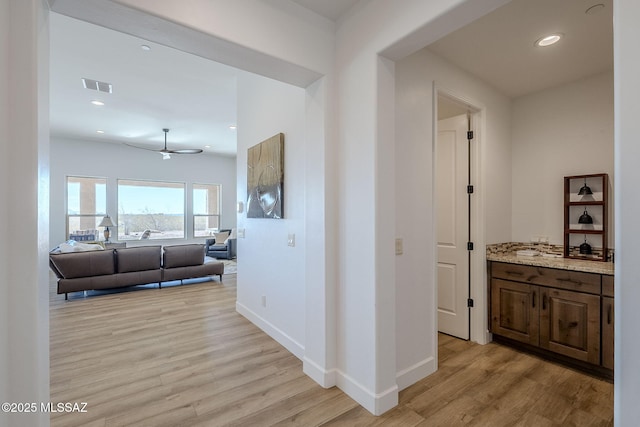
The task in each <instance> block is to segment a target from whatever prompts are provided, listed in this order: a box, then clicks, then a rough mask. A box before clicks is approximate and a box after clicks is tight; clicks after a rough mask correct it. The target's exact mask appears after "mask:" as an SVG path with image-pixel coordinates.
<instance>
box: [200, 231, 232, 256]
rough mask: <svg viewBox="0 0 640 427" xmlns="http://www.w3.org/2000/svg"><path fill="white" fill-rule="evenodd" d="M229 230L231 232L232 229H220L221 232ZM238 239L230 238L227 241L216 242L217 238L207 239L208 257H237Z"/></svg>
mask: <svg viewBox="0 0 640 427" xmlns="http://www.w3.org/2000/svg"><path fill="white" fill-rule="evenodd" d="M224 232H228V233H229V234H231V230H220V233H224ZM236 242H237V241H236V239H235V238H231V237H230V238H228V239H226V244H225V242H224V241H223V242H216V239H215V238H213V239H207V240H206V241H205V249H206V254H207V256H208V257H212V258H219V259H220V258H222V259H233V258H235V257H236Z"/></svg>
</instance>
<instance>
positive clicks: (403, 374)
mask: <svg viewBox="0 0 640 427" xmlns="http://www.w3.org/2000/svg"><path fill="white" fill-rule="evenodd" d="M436 370H437V365H436V358H435V357H434V356H431V357H427V358H426V359H424V360H421V361H420V362H418V363H416V364H414V365H413V366H409V367H408V368H407V369H403V370H402V371H400V372H398V373H397V374H396V383H397V384H398V390H404V389H405V388H407V387H409V386H411V385H413V384H415V383H417V382H418V381H420V380H422V379H424V378H426V377H428V376H429V375H431V374H433V373H434V372H435V371H436Z"/></svg>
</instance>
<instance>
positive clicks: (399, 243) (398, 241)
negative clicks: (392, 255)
mask: <svg viewBox="0 0 640 427" xmlns="http://www.w3.org/2000/svg"><path fill="white" fill-rule="evenodd" d="M402 252H403V249H402V239H401V238H397V239H396V255H402Z"/></svg>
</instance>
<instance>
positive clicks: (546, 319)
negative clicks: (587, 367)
mask: <svg viewBox="0 0 640 427" xmlns="http://www.w3.org/2000/svg"><path fill="white" fill-rule="evenodd" d="M540 292H541V293H542V295H541V298H542V304H541V307H540V347H542V348H545V349H547V350H551V351H554V352H556V353H560V354H564V355H565V356H569V357H573V358H574V359H579V360H583V361H585V362H589V363H593V364H596V365H598V364H600V296H598V295H589V294H584V293H581V292H572V291H564V290H559V289H552V288H541V291H540Z"/></svg>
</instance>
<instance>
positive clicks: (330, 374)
mask: <svg viewBox="0 0 640 427" xmlns="http://www.w3.org/2000/svg"><path fill="white" fill-rule="evenodd" d="M302 371H303V372H304V373H305V374H306V375H307V376H309V378H311V379H312V380H314V381H315V382H317V383H318V384H320V385H321V386H322V387H324V388H329V387H333V386H335V385H336V374H337V371H336V370H335V369H330V370H328V371H327V370H326V369H324V368H323V367H322V366H320V365H318V364H317V363H315V362H314V361H313V360H311V359H309V358H308V357H307V356H305V357H304V358H303V359H302Z"/></svg>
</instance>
